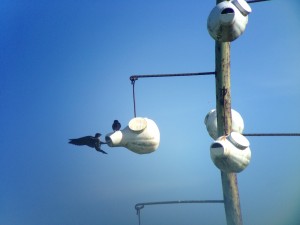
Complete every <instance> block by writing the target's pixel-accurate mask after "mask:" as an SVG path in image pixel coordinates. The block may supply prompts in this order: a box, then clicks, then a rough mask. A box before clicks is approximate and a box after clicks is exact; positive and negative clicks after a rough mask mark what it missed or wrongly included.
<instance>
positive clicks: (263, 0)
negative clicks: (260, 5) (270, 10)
mask: <svg viewBox="0 0 300 225" xmlns="http://www.w3.org/2000/svg"><path fill="white" fill-rule="evenodd" d="M266 1H271V0H248V1H246V2H247V3H256V2H266Z"/></svg>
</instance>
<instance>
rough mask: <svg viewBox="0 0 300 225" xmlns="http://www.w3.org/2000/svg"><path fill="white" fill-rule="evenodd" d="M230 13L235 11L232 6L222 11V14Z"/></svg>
mask: <svg viewBox="0 0 300 225" xmlns="http://www.w3.org/2000/svg"><path fill="white" fill-rule="evenodd" d="M230 13H234V10H233V9H232V8H226V9H223V10H222V12H221V14H230Z"/></svg>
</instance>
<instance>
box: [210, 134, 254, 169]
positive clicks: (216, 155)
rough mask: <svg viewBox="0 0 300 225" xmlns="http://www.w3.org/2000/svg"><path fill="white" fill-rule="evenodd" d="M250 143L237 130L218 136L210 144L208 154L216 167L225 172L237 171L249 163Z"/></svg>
mask: <svg viewBox="0 0 300 225" xmlns="http://www.w3.org/2000/svg"><path fill="white" fill-rule="evenodd" d="M249 146H250V144H249V141H248V140H247V138H246V137H244V136H243V135H241V134H240V133H237V132H232V133H231V134H230V135H228V136H222V137H219V138H218V139H217V140H216V141H215V142H214V143H212V144H211V146H210V156H211V159H212V161H213V162H214V164H215V165H216V167H218V168H219V169H220V170H222V171H223V172H225V173H239V172H241V171H243V170H244V169H245V168H246V167H247V166H248V165H249V163H250V159H251V151H250V148H249Z"/></svg>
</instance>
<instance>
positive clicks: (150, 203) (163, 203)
mask: <svg viewBox="0 0 300 225" xmlns="http://www.w3.org/2000/svg"><path fill="white" fill-rule="evenodd" d="M182 203H224V201H223V200H183V201H181V200H179V201H163V202H145V203H137V204H136V205H135V209H136V210H140V209H142V208H144V206H145V205H165V204H182Z"/></svg>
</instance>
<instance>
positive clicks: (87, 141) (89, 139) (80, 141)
mask: <svg viewBox="0 0 300 225" xmlns="http://www.w3.org/2000/svg"><path fill="white" fill-rule="evenodd" d="M100 136H101V134H100V133H96V134H95V136H94V137H93V136H85V137H81V138H74V139H69V140H70V141H69V143H70V144H73V145H79V146H81V145H86V146H89V147H91V148H95V149H96V151H98V152H102V153H103V154H107V153H106V152H105V151H103V150H102V149H101V144H107V143H106V142H102V141H100Z"/></svg>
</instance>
